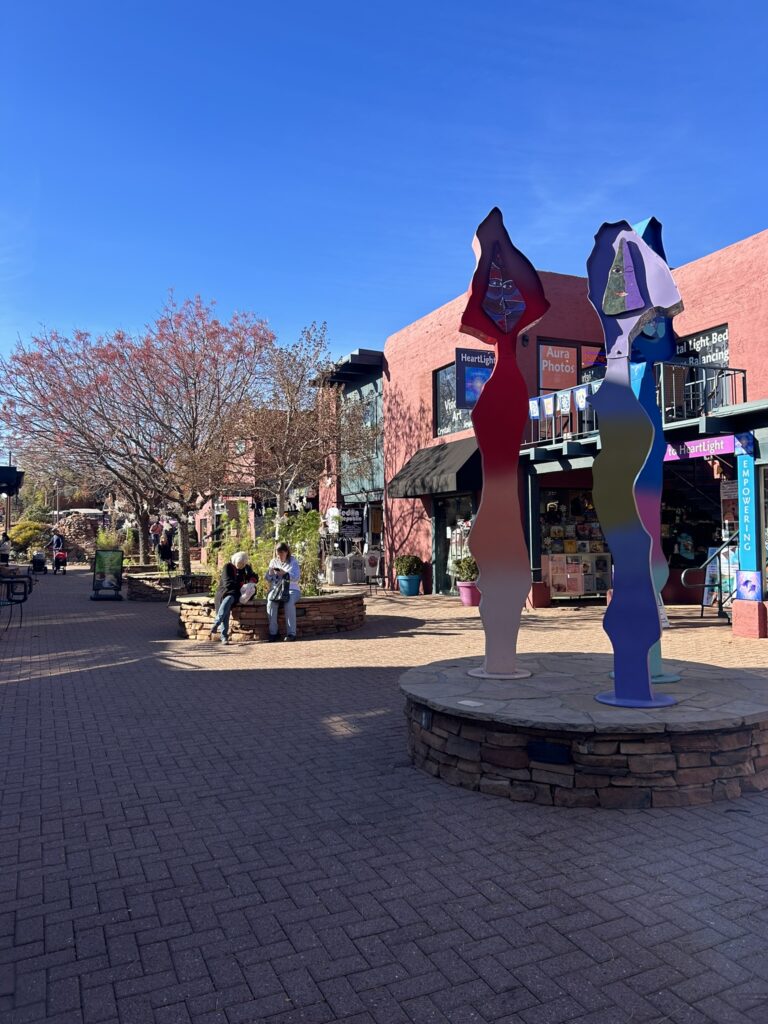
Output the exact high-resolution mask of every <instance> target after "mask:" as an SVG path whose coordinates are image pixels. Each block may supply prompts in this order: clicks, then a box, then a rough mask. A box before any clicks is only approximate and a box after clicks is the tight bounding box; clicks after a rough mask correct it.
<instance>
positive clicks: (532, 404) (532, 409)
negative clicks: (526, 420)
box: [528, 398, 541, 420]
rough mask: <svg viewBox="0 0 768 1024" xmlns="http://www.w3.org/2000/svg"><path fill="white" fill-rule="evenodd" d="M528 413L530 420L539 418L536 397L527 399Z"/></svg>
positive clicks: (539, 408) (539, 410)
mask: <svg viewBox="0 0 768 1024" xmlns="http://www.w3.org/2000/svg"><path fill="white" fill-rule="evenodd" d="M528 415H529V417H530V418H531V419H532V420H538V419H541V406H540V405H539V400H538V398H529V399H528Z"/></svg>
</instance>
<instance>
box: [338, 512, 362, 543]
mask: <svg viewBox="0 0 768 1024" xmlns="http://www.w3.org/2000/svg"><path fill="white" fill-rule="evenodd" d="M340 533H341V536H342V537H346V538H347V540H362V537H363V510H362V509H361V508H343V509H342V510H341V529H340Z"/></svg>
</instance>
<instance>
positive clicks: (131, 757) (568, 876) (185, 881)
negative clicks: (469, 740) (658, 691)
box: [0, 572, 768, 1024]
mask: <svg viewBox="0 0 768 1024" xmlns="http://www.w3.org/2000/svg"><path fill="white" fill-rule="evenodd" d="M87 595H88V579H87V578H86V576H85V574H84V573H78V572H71V573H70V574H69V575H68V576H67V577H65V578H51V577H50V576H49V577H47V578H45V579H43V580H42V581H41V584H40V586H39V587H38V588H36V590H35V593H34V595H33V597H32V600H31V601H30V602H29V603H28V605H27V609H26V616H25V623H24V627H23V629H17V628H16V627H15V626H14V627H13V628H12V629H10V630H9V631H8V632H6V633H3V634H2V635H1V636H2V638H1V639H0V655H2V662H1V663H0V664H1V669H0V670H1V672H2V678H1V683H2V685H0V785H1V786H2V805H1V808H0V1020H2V1022H3V1024H26V1022H30V1024H31V1022H35V1021H43V1020H44V1021H50V1022H56V1024H80V1022H84V1024H117V1022H119V1024H155V1022H157V1024H238V1022H261V1021H264V1022H268V1024H300V1022H301V1024H325V1022H329V1021H345V1022H347V1024H400V1022H402V1024H411V1022H412V1024H437V1022H449V1024H482V1022H498V1024H502V1022H504V1024H512V1022H519V1024H561V1022H575V1024H630V1022H631V1024H640V1022H650V1024H667V1022H671V1024H704V1022H715V1024H766V1021H768V854H767V853H766V840H768V795H760V796H754V797H749V798H746V799H742V800H741V801H739V802H737V803H723V804H717V805H714V806H706V807H702V808H693V809H684V810H648V811H616V812H610V811H608V812H606V811H592V810H571V811H564V810H561V809H553V808H548V807H539V806H530V805H525V804H512V803H510V802H509V801H505V800H499V799H496V798H494V797H490V796H484V795H481V794H478V793H470V792H466V791H463V790H460V789H455V788H453V787H449V786H445V785H443V784H441V783H440V782H439V781H437V780H435V779H432V778H429V777H427V776H426V775H424V774H422V773H421V772H418V771H416V770H414V769H412V768H411V767H410V765H409V764H408V761H407V757H406V754H405V721H404V718H403V700H402V698H401V696H400V695H399V693H398V691H397V681H398V677H399V675H400V673H401V671H402V669H403V668H404V667H407V666H410V665H416V664H423V663H426V662H429V661H432V660H437V659H438V658H448V657H453V656H458V655H468V654H478V653H480V652H481V650H482V636H481V632H480V628H479V621H478V618H477V611H476V610H474V609H462V608H461V607H459V605H458V604H457V603H456V602H455V601H451V600H446V599H440V598H419V599H411V600H408V599H403V598H400V597H398V596H394V595H378V596H375V597H374V598H372V599H371V601H370V602H369V620H368V623H367V625H366V627H365V628H364V629H363V630H361V631H359V632H357V633H351V634H344V635H342V636H340V637H338V638H336V637H334V638H331V639H326V640H323V639H317V640H311V641H307V642H302V643H298V644H292V645H289V644H285V645H278V644H275V645H271V646H266V645H252V646H248V647H245V648H238V647H234V646H232V647H228V648H223V647H221V645H215V644H213V643H212V644H210V645H200V644H191V643H188V642H184V641H179V640H178V639H176V638H175V628H176V623H175V616H174V614H173V612H172V611H170V610H167V609H166V608H165V607H164V606H153V605H147V604H143V603H138V604H134V603H128V602H122V603H119V604H118V603H107V602H103V603H92V602H89V601H88V600H87ZM673 622H674V623H675V626H674V628H673V629H672V630H671V631H670V632H669V634H667V636H666V637H665V647H666V649H667V651H668V652H669V654H670V656H672V657H681V658H685V657H688V658H690V659H691V660H695V661H696V660H697V661H708V662H711V663H716V664H722V665H723V666H725V667H727V666H728V665H739V666H750V667H755V668H765V667H766V663H767V662H768V645H766V644H765V643H764V642H760V641H745V640H737V639H734V638H733V637H731V635H730V631H729V630H728V629H727V628H726V627H718V626H713V625H709V624H705V625H703V626H702V625H700V624H699V622H698V621H697V620H696V619H695V617H694V616H692V615H691V613H684V614H681V615H677V616H673ZM406 641H407V642H406ZM520 646H521V649H522V650H533V651H535V650H542V649H549V650H561V651H563V652H564V656H565V654H566V653H567V652H568V651H596V650H599V651H607V650H608V649H609V648H608V642H607V638H606V637H605V636H604V634H603V633H602V631H601V630H600V625H599V612H598V611H597V610H591V611H589V610H583V611H569V610H562V611H556V612H551V611H546V612H537V613H535V614H533V613H529V614H527V615H526V617H525V620H524V625H523V631H522V634H521V644H520Z"/></svg>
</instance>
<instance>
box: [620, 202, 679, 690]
mask: <svg viewBox="0 0 768 1024" xmlns="http://www.w3.org/2000/svg"><path fill="white" fill-rule="evenodd" d="M661 230H662V229H661V222H660V221H658V220H657V219H656V218H655V217H649V218H648V220H645V221H643V222H642V223H641V224H636V225H635V231H637V233H638V235H640V237H641V238H642V240H643V241H644V242H645V243H646V244H647V245H649V246H650V247H651V249H653V251H654V252H655V253H656V255H657V256H660V257H661V258H662V259H663V260H664V262H665V263H666V262H667V256H666V253H665V252H664V243H663V242H662V238H661ZM674 354H675V336H674V333H673V331H672V321H671V319H667V318H666V317H663V316H659V317H657V318H656V319H655V320H653V321H651V323H649V324H646V325H645V326H644V327H643V328H642V330H641V331H640V333H639V334H638V335H637V337H636V338H635V340H634V341H633V342H632V351H631V356H630V358H631V360H632V362H633V363H635V364H638V363H639V364H642V367H643V369H642V376H641V377H640V380H639V382H637V381H636V382H635V388H636V393H637V397H638V398H639V400H640V404H641V405H642V407H643V408H644V409H645V411H646V413H647V414H648V418H649V419H650V421H651V423H652V424H653V429H654V436H653V445H652V447H651V451H650V453H649V454H648V458H647V459H646V461H645V465H644V466H643V468H642V470H641V471H640V475H639V476H638V478H637V483H636V485H635V487H636V493H637V506H638V510H639V512H640V518H641V519H642V520H643V526H644V527H645V528H646V530H647V531H648V533H649V534H650V535H651V571H652V573H653V585H654V587H655V588H656V593H657V595H658V601H659V605H660V606H661V591H662V590H663V589H664V584H665V583H666V582H667V580H668V579H669V565H668V564H667V558H666V555H665V554H664V549H663V547H662V543H661V492H662V489H663V484H664V454H665V452H666V450H667V442H666V440H665V438H664V424H663V421H662V418H661V409H660V408H659V403H658V401H657V400H656V373H655V365H656V363H663V362H666V361H667V360H668V359H671V358H672V357H673V356H674ZM638 384H639V387H638ZM650 667H651V682H652V683H656V684H659V683H677V682H679V681H680V676H679V675H676V674H675V673H672V672H667V671H666V670H665V668H664V665H663V663H662V660H661V639H659V640H657V641H656V643H655V644H654V645H653V647H652V648H651V653H650Z"/></svg>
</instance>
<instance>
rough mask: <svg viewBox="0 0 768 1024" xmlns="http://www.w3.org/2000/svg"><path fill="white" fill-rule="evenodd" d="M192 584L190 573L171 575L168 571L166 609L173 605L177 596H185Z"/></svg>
mask: <svg viewBox="0 0 768 1024" xmlns="http://www.w3.org/2000/svg"><path fill="white" fill-rule="evenodd" d="M191 582H192V574H191V573H186V572H183V573H172V572H171V571H170V569H169V570H168V607H169V608H170V606H171V605H172V604H173V600H174V598H175V596H176V595H177V594H187V593H188V592H189V585H190V583H191Z"/></svg>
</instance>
